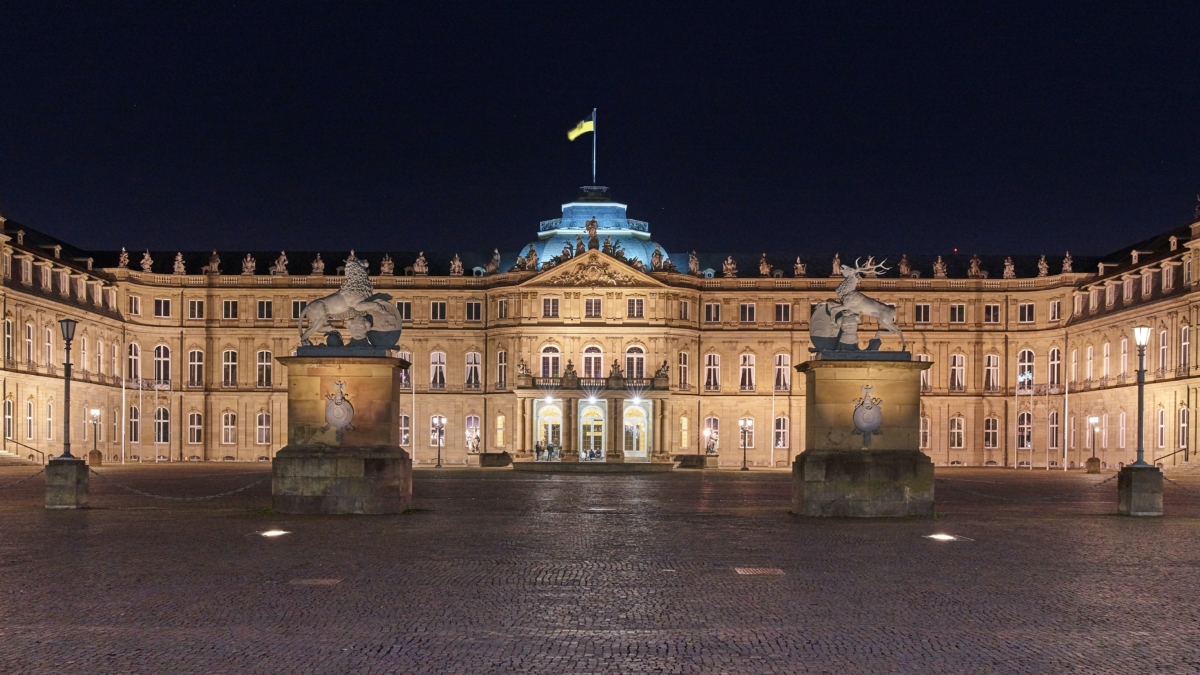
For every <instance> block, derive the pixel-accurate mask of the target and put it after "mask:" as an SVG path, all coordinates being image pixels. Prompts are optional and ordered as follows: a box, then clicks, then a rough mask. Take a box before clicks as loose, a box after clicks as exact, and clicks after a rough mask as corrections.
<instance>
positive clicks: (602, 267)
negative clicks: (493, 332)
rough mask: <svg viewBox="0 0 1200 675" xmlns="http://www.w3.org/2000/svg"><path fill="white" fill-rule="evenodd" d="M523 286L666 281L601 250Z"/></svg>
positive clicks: (629, 284)
mask: <svg viewBox="0 0 1200 675" xmlns="http://www.w3.org/2000/svg"><path fill="white" fill-rule="evenodd" d="M521 285H522V286H575V287H579V286H583V287H592V288H599V287H603V286H618V287H623V288H627V287H639V286H641V287H655V288H662V287H665V286H666V284H664V283H662V282H661V281H659V280H657V279H655V278H654V277H652V276H650V275H649V274H646V273H645V272H639V271H637V270H636V269H634V268H633V267H630V266H629V265H627V264H625V263H623V262H621V261H620V260H617V259H616V258H613V257H612V256H609V255H605V254H604V253H601V252H600V251H588V252H586V253H584V254H583V255H579V256H576V257H574V258H571V259H570V260H568V261H566V262H564V263H562V264H560V265H556V266H554V267H552V268H550V269H548V270H544V271H542V272H541V273H540V274H538V275H537V276H535V277H532V278H530V279H527V280H526V281H525V282H524V283H522V284H521Z"/></svg>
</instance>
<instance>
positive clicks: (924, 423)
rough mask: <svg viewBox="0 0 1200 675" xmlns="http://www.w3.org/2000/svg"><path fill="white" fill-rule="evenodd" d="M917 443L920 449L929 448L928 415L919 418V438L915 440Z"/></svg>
mask: <svg viewBox="0 0 1200 675" xmlns="http://www.w3.org/2000/svg"><path fill="white" fill-rule="evenodd" d="M917 443H918V444H919V445H920V446H921V449H922V450H927V449H928V448H929V418H928V417H922V418H921V433H920V438H919V439H918V440H917Z"/></svg>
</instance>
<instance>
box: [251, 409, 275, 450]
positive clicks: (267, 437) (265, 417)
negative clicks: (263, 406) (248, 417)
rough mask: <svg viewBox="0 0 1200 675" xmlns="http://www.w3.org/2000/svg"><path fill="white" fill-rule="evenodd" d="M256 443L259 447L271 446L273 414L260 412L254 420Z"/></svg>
mask: <svg viewBox="0 0 1200 675" xmlns="http://www.w3.org/2000/svg"><path fill="white" fill-rule="evenodd" d="M254 429H255V433H254V441H255V443H256V444H257V445H270V444H271V413H269V412H266V411H265V410H264V411H259V413H258V415H255V419H254Z"/></svg>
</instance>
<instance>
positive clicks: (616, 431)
mask: <svg viewBox="0 0 1200 675" xmlns="http://www.w3.org/2000/svg"><path fill="white" fill-rule="evenodd" d="M624 407H625V399H623V398H620V397H615V396H614V397H613V398H610V399H608V450H607V452H605V455H604V459H605V461H607V462H624V461H625V455H624V454H623V453H622V452H621V445H620V440H621V433H622V432H623V431H624V419H623V415H622V412H623V408H624Z"/></svg>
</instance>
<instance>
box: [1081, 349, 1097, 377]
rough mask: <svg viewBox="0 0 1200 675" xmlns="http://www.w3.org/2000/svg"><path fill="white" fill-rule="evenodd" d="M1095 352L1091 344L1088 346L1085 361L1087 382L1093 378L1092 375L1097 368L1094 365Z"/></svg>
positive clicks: (1084, 367) (1084, 370) (1084, 368)
mask: <svg viewBox="0 0 1200 675" xmlns="http://www.w3.org/2000/svg"><path fill="white" fill-rule="evenodd" d="M1095 352H1096V350H1095V349H1094V348H1093V347H1092V346H1091V345H1088V346H1087V358H1086V360H1085V361H1084V363H1083V375H1084V381H1085V382H1090V381H1091V380H1092V376H1093V375H1095V370H1094V369H1093V367H1092V364H1093V363H1094V361H1095V359H1094V358H1093V357H1094V356H1095Z"/></svg>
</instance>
